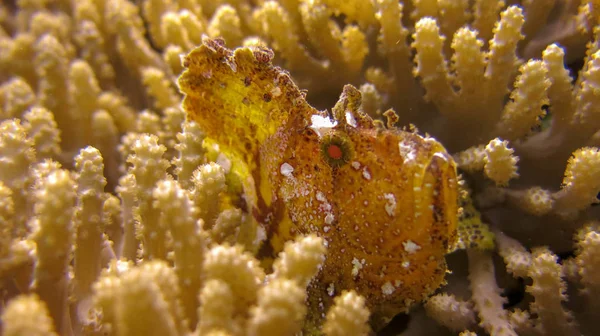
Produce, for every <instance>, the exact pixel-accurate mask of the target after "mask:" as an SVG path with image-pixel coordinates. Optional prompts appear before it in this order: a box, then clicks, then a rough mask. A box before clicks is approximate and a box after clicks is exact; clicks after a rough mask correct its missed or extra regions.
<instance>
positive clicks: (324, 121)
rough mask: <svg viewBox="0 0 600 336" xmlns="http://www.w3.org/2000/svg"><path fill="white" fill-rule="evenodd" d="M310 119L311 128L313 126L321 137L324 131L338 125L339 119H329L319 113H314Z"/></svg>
mask: <svg viewBox="0 0 600 336" xmlns="http://www.w3.org/2000/svg"><path fill="white" fill-rule="evenodd" d="M310 121H311V123H312V124H311V125H310V128H312V130H313V131H315V133H317V135H318V136H319V137H321V136H323V133H324V132H326V131H328V130H330V129H332V128H334V127H335V126H337V121H333V120H331V119H329V117H323V116H320V115H318V114H313V115H312V116H311V117H310Z"/></svg>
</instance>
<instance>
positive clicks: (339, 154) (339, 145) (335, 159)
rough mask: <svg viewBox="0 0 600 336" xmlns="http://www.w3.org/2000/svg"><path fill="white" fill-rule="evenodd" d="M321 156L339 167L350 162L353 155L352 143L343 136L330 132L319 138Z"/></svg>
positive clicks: (330, 163)
mask: <svg viewBox="0 0 600 336" xmlns="http://www.w3.org/2000/svg"><path fill="white" fill-rule="evenodd" d="M320 141H321V156H322V157H323V159H324V160H325V162H327V164H329V165H330V166H332V167H340V166H343V165H344V164H346V163H348V162H350V159H351V158H352V155H353V148H352V144H351V142H350V140H349V139H347V138H346V137H345V136H342V135H340V134H336V133H330V134H327V135H325V136H323V137H322V138H321V139H320Z"/></svg>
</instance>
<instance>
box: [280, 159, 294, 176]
mask: <svg viewBox="0 0 600 336" xmlns="http://www.w3.org/2000/svg"><path fill="white" fill-rule="evenodd" d="M279 171H280V172H281V175H283V176H285V177H292V173H293V172H294V167H292V165H290V164H289V163H287V162H284V163H283V164H282V165H281V167H279Z"/></svg>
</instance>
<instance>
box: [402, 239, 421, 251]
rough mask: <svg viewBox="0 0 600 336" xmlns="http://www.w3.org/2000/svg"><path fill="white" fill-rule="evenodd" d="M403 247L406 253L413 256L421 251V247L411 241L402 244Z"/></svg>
mask: <svg viewBox="0 0 600 336" xmlns="http://www.w3.org/2000/svg"><path fill="white" fill-rule="evenodd" d="M402 246H404V251H406V252H408V253H410V254H413V253H415V252H417V251H418V250H420V249H421V246H419V245H417V244H415V242H413V241H412V240H410V239H409V240H407V241H405V242H402Z"/></svg>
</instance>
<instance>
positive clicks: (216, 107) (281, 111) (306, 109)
mask: <svg viewBox="0 0 600 336" xmlns="http://www.w3.org/2000/svg"><path fill="white" fill-rule="evenodd" d="M271 58H272V54H271V52H270V51H269V50H267V49H263V48H239V49H236V50H235V51H231V50H228V49H226V48H225V47H223V46H222V44H221V43H220V42H219V41H217V40H210V39H206V40H205V41H204V43H203V44H202V45H201V46H200V47H198V48H196V49H195V50H193V51H192V52H191V53H190V54H189V55H188V56H187V57H186V58H185V61H184V66H185V67H186V71H185V72H184V73H183V74H182V76H181V77H180V79H179V86H180V89H181V91H182V92H183V93H184V94H185V98H184V100H183V108H184V109H185V110H186V112H187V114H188V117H189V118H190V119H192V120H194V121H196V122H197V123H198V124H199V125H200V126H201V127H202V128H203V130H204V131H205V132H206V134H207V136H208V138H210V139H213V141H215V142H216V143H218V144H219V145H220V148H221V150H222V151H223V152H224V153H225V154H227V155H229V156H230V157H231V158H232V160H233V161H234V162H235V165H237V166H238V167H240V168H238V174H240V176H241V178H242V181H243V184H244V193H245V197H246V201H247V204H248V208H249V211H251V212H252V214H253V215H254V218H255V219H256V220H257V222H258V223H259V224H260V225H263V226H264V227H265V228H266V230H267V233H268V243H267V245H266V246H265V248H263V250H262V251H263V253H264V252H265V251H269V252H270V253H273V254H274V253H277V252H279V251H280V250H281V249H282V247H283V243H284V242H285V241H288V240H290V239H293V237H294V236H295V235H297V234H307V233H316V234H318V235H319V236H321V237H323V238H325V240H326V242H327V245H328V252H327V257H326V261H325V263H324V265H323V268H322V269H321V271H320V272H319V274H318V276H317V277H316V279H315V280H314V281H313V282H312V283H311V285H310V286H309V292H310V294H311V295H310V299H309V301H310V307H311V309H310V316H312V317H311V318H310V319H309V320H311V321H313V322H315V323H318V320H319V319H320V318H321V317H322V316H323V313H324V312H325V310H326V309H327V308H328V306H329V305H330V304H331V302H332V296H333V295H336V294H339V293H341V291H342V290H344V289H356V290H357V292H358V293H360V294H361V295H363V296H364V297H365V298H366V299H367V303H368V306H369V308H370V309H371V311H372V321H373V326H374V328H379V327H381V326H382V325H383V324H384V323H385V322H386V321H387V320H388V319H389V318H391V317H393V316H394V315H395V314H397V313H399V312H401V311H405V310H406V309H408V308H409V307H410V305H411V304H412V303H414V302H420V301H422V300H423V299H424V298H426V297H427V296H428V295H430V294H431V293H432V292H433V291H434V290H436V289H437V288H438V287H439V286H440V285H441V284H442V283H443V281H444V275H445V273H446V263H445V259H444V255H445V254H446V252H447V251H448V249H449V247H450V246H452V245H453V244H454V241H455V239H456V229H457V207H458V205H457V203H458V202H457V197H458V196H457V189H458V187H457V178H456V168H455V164H454V162H453V160H452V158H451V157H450V156H449V155H448V154H447V153H446V151H445V149H444V148H443V146H442V145H441V144H440V143H438V142H437V141H435V140H434V139H432V138H426V137H421V136H419V135H417V134H415V133H412V132H406V131H401V130H398V129H395V128H393V129H387V128H385V127H383V126H382V125H381V123H378V122H374V121H373V120H371V119H370V118H369V117H368V116H367V115H366V114H364V113H363V112H362V111H361V109H360V99H361V98H360V92H359V91H358V90H356V89H355V88H354V87H352V86H350V85H347V86H346V87H344V90H343V92H342V95H341V97H340V100H339V101H338V103H337V104H336V106H335V107H334V108H333V109H332V110H331V111H329V112H328V111H318V110H316V109H314V108H313V107H311V106H310V105H308V103H307V102H306V100H305V97H304V94H303V93H302V92H301V91H300V90H299V89H298V88H297V87H296V86H295V84H294V83H293V82H292V81H291V79H290V77H289V76H288V74H287V73H286V72H285V71H283V70H281V69H280V68H278V67H275V66H273V65H272V63H271Z"/></svg>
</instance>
